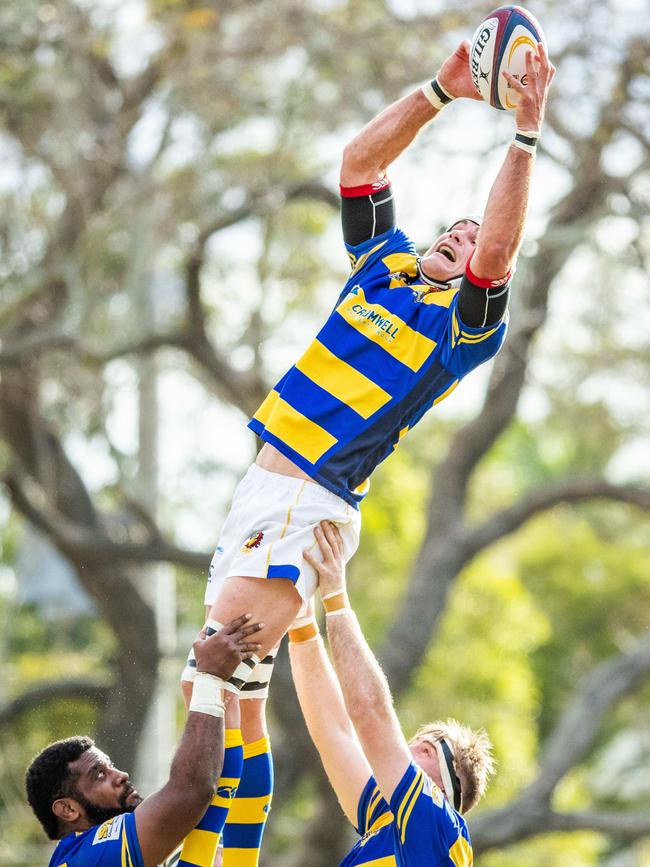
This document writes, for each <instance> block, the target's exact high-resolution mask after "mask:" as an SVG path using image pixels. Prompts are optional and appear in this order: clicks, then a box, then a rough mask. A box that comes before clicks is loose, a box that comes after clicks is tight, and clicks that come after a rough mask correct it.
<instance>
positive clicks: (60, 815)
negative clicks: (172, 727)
mask: <svg viewBox="0 0 650 867" xmlns="http://www.w3.org/2000/svg"><path fill="white" fill-rule="evenodd" d="M249 621H250V615H243V616H241V617H239V618H237V619H235V620H233V621H232V622H231V623H229V624H227V625H226V626H225V627H224V628H223V629H221V630H220V631H219V632H217V633H215V634H213V635H211V636H209V637H208V638H205V637H204V636H203V635H201V636H199V638H197V640H196V642H195V643H194V652H195V654H196V659H197V670H198V671H201V672H205V673H207V674H211V675H213V676H214V677H218V678H224V677H226V678H227V677H230V676H231V675H232V673H233V671H234V670H235V668H236V667H237V665H239V663H240V662H241V660H242V659H248V658H250V656H251V655H252V654H253V653H255V652H257V651H258V650H259V644H257V643H256V642H255V641H253V640H251V638H252V637H253V635H254V634H255V633H257V632H259V631H260V630H261V629H262V628H263V624H261V623H254V624H251V623H249ZM223 756H224V720H223V717H219V716H213V715H211V714H208V713H201V712H195V711H190V713H189V714H188V717H187V722H186V724H185V728H184V731H183V735H182V738H181V742H180V744H179V746H178V748H177V750H176V754H175V756H174V760H173V762H172V767H171V770H170V774H169V779H168V781H167V782H166V783H165V785H164V786H163V787H162V788H161V789H160V790H159V791H157V792H154V793H153V794H152V795H150V796H149V797H148V798H146V799H145V800H143V799H142V798H141V797H140V795H139V794H138V792H137V790H136V789H135V788H134V786H133V784H132V783H131V781H130V779H129V774H128V773H127V772H126V771H122V770H119V769H118V768H116V767H114V765H113V763H112V762H111V760H110V758H109V757H108V756H107V755H106V754H105V753H104V752H102V751H101V750H100V749H99V748H98V747H96V746H91V747H89V748H88V749H86V750H85V751H84V752H82V753H81V755H80V756H79V757H78V758H77V759H76V760H75V761H73V762H70V763H69V765H68V779H70V778H72V780H73V782H74V793H75V795H77V797H73V796H62V797H55V798H54V800H53V801H52V804H51V810H52V813H53V814H54V815H55V816H56V819H57V825H58V836H57V839H59V840H60V839H61V838H63V837H65V836H66V835H68V834H70V833H72V832H83V831H87V830H88V829H90V828H92V827H94V826H95V825H98V824H101V823H102V822H104V821H106V820H107V819H110V818H112V817H114V816H118V815H120V814H121V813H129V812H134V815H135V825H136V829H137V838H138V842H139V846H140V850H141V853H142V858H143V862H144V867H155V865H157V864H159V863H160V862H161V861H162V860H163V859H164V858H167V857H168V856H169V854H170V853H171V852H172V851H173V850H174V849H175V848H176V846H178V845H179V843H180V842H181V841H182V840H183V838H184V837H185V836H186V835H187V834H188V833H189V832H190V831H191V830H192V828H194V826H195V825H196V824H197V822H198V821H199V820H200V819H201V817H202V815H203V813H204V812H205V810H206V808H207V806H208V805H209V803H210V801H211V799H212V798H213V796H214V794H215V791H216V786H217V781H218V779H219V775H220V773H221V768H222V765H223ZM37 761H38V758H37V759H36V760H35V762H34V764H36V762H37ZM28 776H29V771H28ZM53 794H54V795H56V793H53ZM96 851H97V857H99V856H100V854H101V850H100V849H98V850H96ZM75 863H76V862H75V860H74V859H73V860H71V861H69V862H68V865H69V867H74V864H75ZM83 863H84V865H85V864H87V863H88V861H87V860H84V861H83ZM102 863H103V862H102Z"/></svg>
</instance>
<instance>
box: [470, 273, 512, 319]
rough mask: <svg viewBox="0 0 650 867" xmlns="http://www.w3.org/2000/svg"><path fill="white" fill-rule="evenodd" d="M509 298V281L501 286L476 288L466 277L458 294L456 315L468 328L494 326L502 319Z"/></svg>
mask: <svg viewBox="0 0 650 867" xmlns="http://www.w3.org/2000/svg"><path fill="white" fill-rule="evenodd" d="M509 297H510V280H507V281H506V282H505V283H503V284H502V285H501V286H489V287H483V286H477V285H476V284H475V283H472V281H471V280H470V279H469V277H468V276H467V275H465V276H464V277H463V280H462V282H461V284H460V291H459V292H458V313H459V315H460V318H461V320H462V321H463V322H464V323H465V325H469V327H470V328H483V327H485V326H486V325H495V324H496V323H497V322H498V321H499V319H501V318H502V317H503V314H504V313H505V312H506V308H507V306H508V298H509Z"/></svg>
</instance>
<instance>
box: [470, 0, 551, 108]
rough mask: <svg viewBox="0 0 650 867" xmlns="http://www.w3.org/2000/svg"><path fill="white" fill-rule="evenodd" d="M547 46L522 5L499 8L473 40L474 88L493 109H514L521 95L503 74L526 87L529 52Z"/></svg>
mask: <svg viewBox="0 0 650 867" xmlns="http://www.w3.org/2000/svg"><path fill="white" fill-rule="evenodd" d="M538 42H543V43H544V46H546V40H545V39H544V33H543V32H542V28H541V27H540V26H539V23H538V21H536V19H535V18H534V17H533V16H532V15H531V14H530V12H527V11H526V10H525V9H522V7H521V6H500V7H499V8H498V9H495V10H494V12H491V13H490V14H489V15H488V16H487V18H485V20H484V21H482V22H481V24H479V26H478V27H477V29H476V33H475V34H474V36H473V38H472V47H471V50H470V54H469V69H470V72H471V74H472V80H473V81H474V86H475V87H476V89H477V90H478V92H479V93H480V94H481V96H482V97H483V99H484V100H485V101H486V102H489V103H490V105H492V106H494V108H500V109H514V108H517V103H518V102H519V94H518V93H517V92H516V91H515V90H513V89H512V88H511V87H510V85H509V84H508V82H507V81H506V80H505V78H504V77H503V75H502V74H501V73H502V72H503V70H504V69H505V70H507V71H508V72H509V73H510V74H511V75H514V77H515V78H518V79H519V80H520V81H521V82H522V84H524V85H525V84H526V52H527V51H531V50H532V51H534V52H535V53H537V43H538Z"/></svg>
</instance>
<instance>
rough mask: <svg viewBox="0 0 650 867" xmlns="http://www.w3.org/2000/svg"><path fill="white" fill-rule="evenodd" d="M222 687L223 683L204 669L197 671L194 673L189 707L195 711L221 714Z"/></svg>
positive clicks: (222, 711) (215, 714) (222, 712)
mask: <svg viewBox="0 0 650 867" xmlns="http://www.w3.org/2000/svg"><path fill="white" fill-rule="evenodd" d="M222 687H223V683H222V681H221V680H220V678H218V677H215V676H214V675H212V674H208V673H207V672H206V671H197V672H196V674H195V675H194V685H193V687H192V700H191V701H190V707H189V709H190V710H191V711H194V712H195V713H207V714H209V715H210V716H223V714H224V707H223V700H222V698H221V688H222Z"/></svg>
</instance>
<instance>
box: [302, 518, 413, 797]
mask: <svg viewBox="0 0 650 867" xmlns="http://www.w3.org/2000/svg"><path fill="white" fill-rule="evenodd" d="M315 535H316V539H317V541H318V544H319V546H320V549H321V552H322V555H323V561H322V562H320V561H318V560H317V559H316V558H315V557H313V556H312V555H310V554H309V553H308V552H306V553H305V559H307V561H308V562H309V563H311V565H312V566H313V567H314V569H316V570H317V571H318V576H319V587H320V592H321V596H323V597H329V598H330V599H333V598H336V597H337V596H338V595H339V594H341V598H343V599H345V598H346V594H345V560H344V557H343V543H342V540H341V536H340V534H339V532H338V530H337V529H336V528H335V527H333V526H332V525H331V524H328V523H326V522H323V523H322V524H321V526H320V527H317V528H316V530H315ZM338 611H340V612H341V613H334V612H331V613H328V615H327V618H326V619H327V636H328V639H329V643H330V649H331V652H332V659H333V661H334V668H335V669H336V675H337V677H338V680H339V683H340V685H341V690H342V693H343V699H344V701H345V707H346V709H347V712H348V714H349V716H350V719H351V720H352V724H353V725H354V728H355V731H356V733H357V737H358V738H359V742H360V744H361V748H362V749H363V752H364V754H365V756H366V758H367V760H368V762H369V763H370V767H371V768H372V772H373V774H374V777H375V779H376V780H377V783H378V785H379V788H380V790H381V793H382V795H383V796H384V798H385V799H386V801H389V800H390V798H391V795H392V794H393V792H394V790H395V788H396V786H397V784H398V783H399V782H400V780H401V779H402V777H403V776H404V773H405V771H406V769H407V768H408V766H409V764H410V763H411V753H410V750H409V748H408V745H407V743H406V739H405V737H404V735H403V734H402V730H401V728H400V724H399V720H398V719H397V714H396V713H395V709H394V707H393V700H392V698H391V694H390V689H389V687H388V682H387V680H386V677H385V675H384V673H383V671H382V670H381V668H380V667H379V663H378V662H377V660H376V659H375V656H374V655H373V653H372V651H371V650H370V647H369V646H368V643H367V641H366V639H365V637H364V635H363V633H362V631H361V627H360V626H359V621H358V620H357V617H356V615H355V613H354V612H353V611H352V609H351V608H349V607H347V605H344V606H343V607H341V608H339V609H338Z"/></svg>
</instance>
